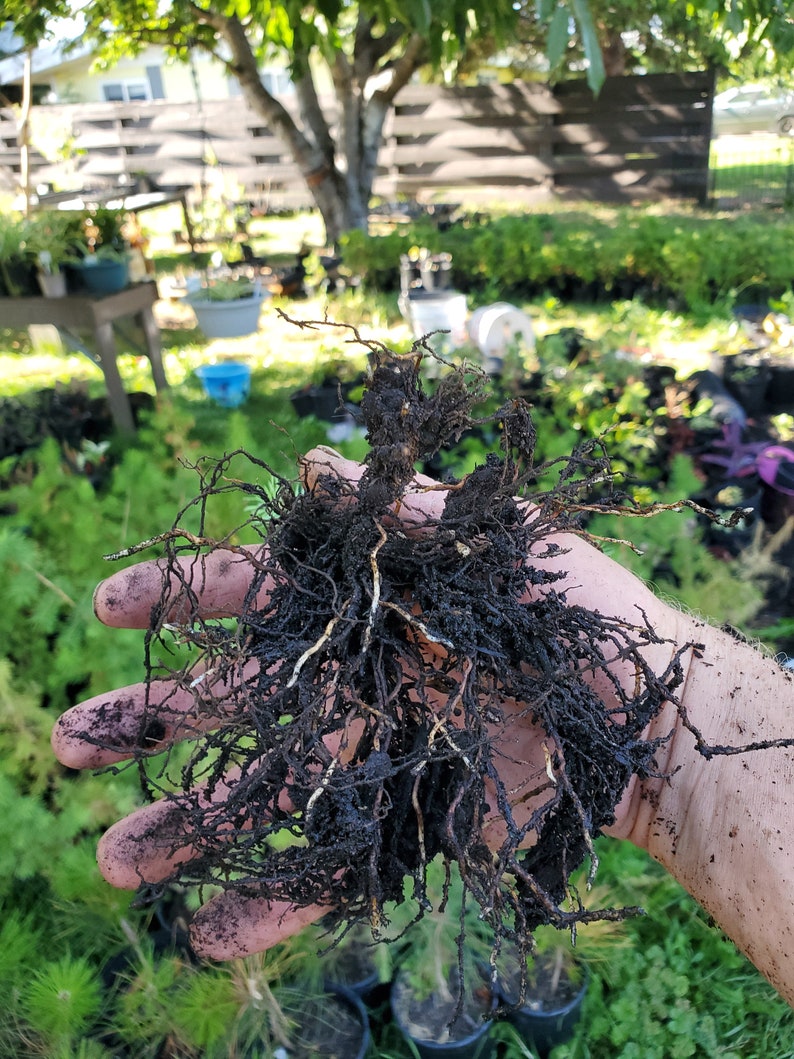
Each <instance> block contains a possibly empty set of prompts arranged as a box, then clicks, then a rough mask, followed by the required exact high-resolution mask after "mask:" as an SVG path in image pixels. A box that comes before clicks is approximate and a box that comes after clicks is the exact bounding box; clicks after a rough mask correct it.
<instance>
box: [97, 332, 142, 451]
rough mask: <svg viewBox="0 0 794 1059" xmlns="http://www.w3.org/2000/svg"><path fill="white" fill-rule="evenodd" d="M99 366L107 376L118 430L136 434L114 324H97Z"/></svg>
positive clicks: (106, 385) (123, 432) (108, 389)
mask: <svg viewBox="0 0 794 1059" xmlns="http://www.w3.org/2000/svg"><path fill="white" fill-rule="evenodd" d="M94 337H95V338H96V347H97V353H98V354H99V365H100V367H101V368H102V372H103V374H104V376H105V388H106V389H107V392H108V402H109V404H110V414H111V415H112V416H113V422H114V423H115V424H116V428H117V429H118V430H119V431H120V432H121V433H122V434H134V433H135V420H134V419H133V417H132V409H131V408H130V401H129V397H128V396H127V392H126V390H125V389H124V386H123V385H122V382H121V376H120V375H119V366H118V364H117V363H116V340H115V338H114V337H113V324H110V323H106V324H97V326H96V328H95V330H94Z"/></svg>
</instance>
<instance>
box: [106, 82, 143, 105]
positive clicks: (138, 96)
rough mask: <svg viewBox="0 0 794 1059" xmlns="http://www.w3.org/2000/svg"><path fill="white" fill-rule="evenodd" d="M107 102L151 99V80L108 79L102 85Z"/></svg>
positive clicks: (133, 101)
mask: <svg viewBox="0 0 794 1059" xmlns="http://www.w3.org/2000/svg"><path fill="white" fill-rule="evenodd" d="M102 96H103V98H104V100H105V102H106V103H137V102H140V101H142V100H146V99H151V98H152V93H151V89H150V87H149V82H148V81H144V80H127V81H106V82H105V84H103V85H102Z"/></svg>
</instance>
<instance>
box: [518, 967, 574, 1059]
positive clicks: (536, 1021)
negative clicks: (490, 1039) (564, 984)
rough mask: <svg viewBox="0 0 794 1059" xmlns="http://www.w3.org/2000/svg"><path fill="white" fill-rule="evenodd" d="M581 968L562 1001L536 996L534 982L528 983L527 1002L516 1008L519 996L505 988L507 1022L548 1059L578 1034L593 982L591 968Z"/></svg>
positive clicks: (540, 1055) (561, 996) (544, 1058)
mask: <svg viewBox="0 0 794 1059" xmlns="http://www.w3.org/2000/svg"><path fill="white" fill-rule="evenodd" d="M580 971H581V979H580V980H579V981H578V982H577V983H576V986H575V987H574V986H572V988H570V989H567V990H565V992H563V993H561V994H560V998H559V1001H558V1002H555V1001H550V1000H548V999H547V998H533V994H532V988H531V985H528V986H527V992H526V997H525V1000H524V1003H523V1004H522V1005H521V1006H520V1007H516V1006H515V1001H516V996H515V995H512V996H511V994H510V992H509V991H508V990H505V989H502V990H501V992H502V999H503V1000H504V1002H505V1004H507V1005H508V1008H507V1011H506V1018H507V1021H508V1022H510V1023H511V1024H512V1025H513V1027H514V1028H515V1030H516V1032H517V1033H518V1034H519V1035H520V1036H521V1038H522V1039H523V1040H524V1041H526V1042H527V1043H528V1044H530V1045H531V1046H532V1047H533V1048H534V1049H535V1051H536V1052H537V1054H538V1056H539V1057H540V1059H546V1056H547V1055H548V1054H549V1052H551V1050H552V1048H556V1047H557V1045H558V1044H564V1043H565V1042H566V1041H569V1040H570V1039H571V1038H572V1037H573V1035H574V1032H575V1030H576V1025H577V1023H578V1022H579V1018H580V1016H581V1013H582V1004H583V1003H584V998H585V995H586V993H587V987H588V985H589V973H588V971H587V968H586V967H582V966H581V965H580ZM509 1005H512V1006H509Z"/></svg>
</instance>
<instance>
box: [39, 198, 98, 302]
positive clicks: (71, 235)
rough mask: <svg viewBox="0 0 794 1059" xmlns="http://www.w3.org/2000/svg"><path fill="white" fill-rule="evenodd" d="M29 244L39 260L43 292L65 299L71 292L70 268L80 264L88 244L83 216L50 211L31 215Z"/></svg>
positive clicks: (40, 281) (46, 294)
mask: <svg viewBox="0 0 794 1059" xmlns="http://www.w3.org/2000/svg"><path fill="white" fill-rule="evenodd" d="M28 246H29V248H30V252H31V254H32V255H33V256H34V257H35V260H36V265H37V269H36V273H37V279H38V283H39V286H40V288H41V292H42V294H44V296H45V297H48V298H62V297H64V295H65V294H66V293H67V291H68V283H67V270H68V268H70V267H76V266H78V265H79V263H80V261H81V260H82V258H83V256H84V255H85V253H86V251H87V249H88V248H87V244H86V243H85V238H84V234H83V230H82V219H81V217H80V216H79V215H75V214H73V213H68V212H58V211H57V210H46V211H44V212H42V213H37V214H34V215H33V217H32V218H31V223H30V231H29V235H28Z"/></svg>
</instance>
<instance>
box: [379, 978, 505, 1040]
mask: <svg viewBox="0 0 794 1059" xmlns="http://www.w3.org/2000/svg"><path fill="white" fill-rule="evenodd" d="M409 994H410V990H409V989H408V987H407V985H406V984H405V982H404V980H403V979H402V978H401V977H400V976H398V977H397V978H396V979H395V981H394V982H393V984H392V989H391V998H390V999H391V1013H392V1017H393V1019H394V1022H395V1025H396V1026H397V1028H398V1029H399V1030H400V1033H402V1035H403V1037H404V1038H405V1039H406V1041H408V1042H409V1043H410V1044H411V1045H412V1046H413V1048H414V1049H415V1051H416V1052H417V1054H418V1055H419V1056H420V1059H491V1057H492V1056H493V1055H494V1042H493V1041H492V1040H491V1026H492V1022H491V1021H490V1020H485V1019H481V1018H480V1019H479V1021H477V1022H476V1024H475V1025H474V1027H473V1028H472V1029H470V1030H469V1031H468V1032H466V1033H465V1035H463V1036H461V1037H458V1038H457V1039H456V1040H445V1041H438V1040H432V1039H430V1038H429V1037H426V1036H420V1035H419V1033H418V1032H417V1027H416V1026H414V1025H413V1023H412V1021H411V1020H410V1019H409V1018H408V1017H407V1012H406V996H407V995H409ZM430 1002H431V1003H434V1004H435V1005H436V1006H439V1005H440V1001H439V1000H438V998H430Z"/></svg>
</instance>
